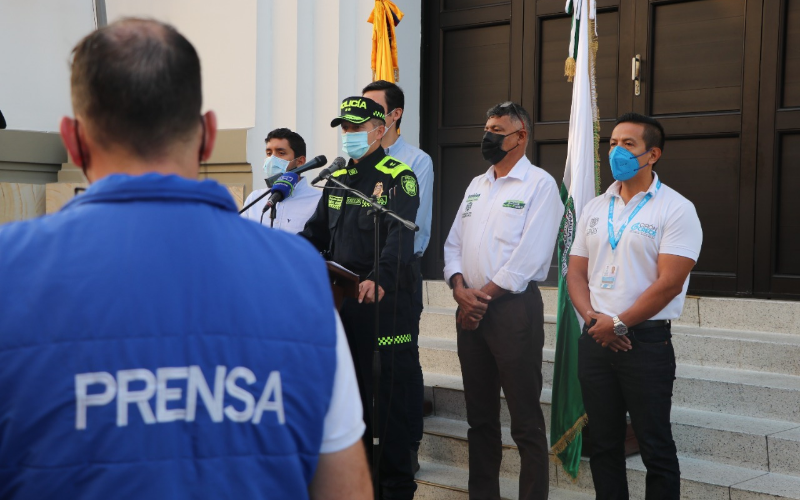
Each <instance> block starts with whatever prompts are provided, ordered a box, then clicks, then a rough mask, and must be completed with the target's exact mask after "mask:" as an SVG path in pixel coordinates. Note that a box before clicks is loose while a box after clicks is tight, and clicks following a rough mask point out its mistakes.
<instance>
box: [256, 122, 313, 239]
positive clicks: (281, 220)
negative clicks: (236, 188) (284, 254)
mask: <svg viewBox="0 0 800 500" xmlns="http://www.w3.org/2000/svg"><path fill="white" fill-rule="evenodd" d="M264 142H266V143H267V157H266V159H265V160H264V175H266V176H267V177H272V176H273V175H279V174H283V173H285V172H291V171H292V170H294V169H296V168H297V167H300V166H302V165H304V164H305V163H306V142H305V141H304V140H303V138H302V137H300V134H298V133H297V132H292V131H291V130H289V129H288V128H276V129H275V130H273V131H272V132H270V133H269V134H267V138H266V139H264ZM265 191H266V189H257V190H255V191H253V192H252V193H250V196H248V197H247V200H246V201H245V202H244V204H245V205H249V204H250V202H252V201H253V200H254V199H256V198H258V197H259V196H261V195H262V194H264V192H265ZM320 196H322V191H320V190H319V189H314V188H312V187H311V186H309V185H308V179H306V178H303V177H301V178H300V180H299V181H298V182H297V185H296V186H295V187H294V190H293V191H292V193H291V195H290V196H289V197H288V198H286V199H284V200H283V201H281V202H280V203H278V204H277V205H276V207H275V223H274V225H272V226H270V224H271V221H270V217H269V213H265V212H263V210H264V206H265V205H266V204H267V198H266V197H264V198H262V199H261V200H260V201H259V202H258V203H256V204H255V205H253V206H252V207H250V208H249V209H248V210H247V211H246V212H245V213H243V214H242V216H243V217H245V218H246V219H250V220H254V221H257V222H261V224H263V225H265V226H267V227H274V228H275V229H282V230H284V231H288V232H290V233H293V234H297V233H299V232H300V231H302V230H303V227H304V226H305V225H306V221H307V220H308V219H309V217H311V214H313V213H314V209H316V208H317V203H318V202H319V198H320Z"/></svg>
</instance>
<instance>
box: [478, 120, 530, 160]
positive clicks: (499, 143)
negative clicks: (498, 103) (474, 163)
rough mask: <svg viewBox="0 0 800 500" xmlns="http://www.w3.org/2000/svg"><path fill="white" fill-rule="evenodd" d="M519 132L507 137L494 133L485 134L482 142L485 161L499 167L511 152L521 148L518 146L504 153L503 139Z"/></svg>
mask: <svg viewBox="0 0 800 500" xmlns="http://www.w3.org/2000/svg"><path fill="white" fill-rule="evenodd" d="M520 130H521V129H520ZM517 132H519V130H515V131H514V132H511V133H509V134H506V135H500V134H495V133H494V132H485V133H484V134H483V141H481V153H482V154H483V159H484V160H486V161H488V162H489V163H491V164H492V165H497V164H498V163H500V162H501V161H503V158H505V157H506V155H507V154H508V152H509V151H513V150H514V148H516V147H517V146H519V144H517V145H516V146H514V147H513V148H511V149H509V150H508V151H503V139H505V138H506V137H508V136H509V135H511V134H516V133H517Z"/></svg>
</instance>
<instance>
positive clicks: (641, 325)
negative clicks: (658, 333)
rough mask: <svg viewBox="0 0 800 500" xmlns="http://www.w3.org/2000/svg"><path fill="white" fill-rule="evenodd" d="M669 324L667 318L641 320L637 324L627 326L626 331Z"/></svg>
mask: <svg viewBox="0 0 800 500" xmlns="http://www.w3.org/2000/svg"><path fill="white" fill-rule="evenodd" d="M670 325H671V322H670V320H668V319H648V320H647V321H642V322H641V323H639V324H638V325H633V326H629V327H628V331H631V330H644V329H645V328H658V327H664V326H670Z"/></svg>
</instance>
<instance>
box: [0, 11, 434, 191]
mask: <svg viewBox="0 0 800 500" xmlns="http://www.w3.org/2000/svg"><path fill="white" fill-rule="evenodd" d="M395 3H396V4H397V5H398V6H399V7H400V9H401V10H402V11H403V12H404V13H405V18H404V19H403V21H402V22H401V23H400V24H399V26H398V27H397V38H398V57H399V64H400V81H399V84H400V86H401V87H403V89H404V91H405V93H406V114H405V117H404V120H403V122H404V123H403V130H402V132H403V135H404V137H405V138H406V140H407V141H408V142H410V143H412V144H418V142H419V102H420V98H419V94H420V80H419V74H420V40H421V6H422V1H421V0H396V2H395ZM374 5H375V2H374V0H231V1H229V2H220V1H218V0H105V6H106V14H107V19H108V22H113V21H115V20H117V19H120V18H122V17H127V16H141V17H152V18H155V19H159V20H162V21H166V22H169V23H171V24H173V25H175V26H176V27H177V28H178V30H179V31H181V33H183V34H184V35H185V36H186V37H187V38H188V39H189V40H190V41H191V42H192V44H193V45H194V46H195V48H196V49H197V51H198V53H199V55H200V60H201V64H202V69H203V93H204V96H203V97H204V99H203V101H204V107H205V109H213V110H214V111H216V113H217V115H218V118H219V124H220V128H222V129H241V128H245V129H250V130H249V131H248V139H247V160H248V162H249V163H250V164H251V165H252V171H253V182H254V184H253V185H254V186H255V187H256V188H258V187H263V185H264V181H263V178H264V176H263V172H262V170H261V165H262V163H263V160H264V138H265V137H266V135H267V133H268V132H269V131H270V130H272V129H274V128H277V127H289V128H291V129H293V130H297V131H298V132H299V133H300V134H301V135H302V136H303V137H304V138H305V139H306V142H307V144H308V154H309V155H311V156H316V155H320V154H324V155H326V156H327V157H328V158H329V160H333V158H335V157H336V156H339V155H340V138H339V132H338V131H337V130H334V129H331V128H330V120H331V118H333V117H334V116H335V115H336V113H337V112H338V109H339V103H340V102H341V100H342V99H343V98H344V97H347V96H350V95H357V94H359V93H360V90H361V88H363V87H364V85H366V84H367V83H369V82H370V81H371V80H372V71H371V68H370V56H371V50H372V24H369V23H367V18H368V17H369V14H370V12H371V11H372V9H373V7H374ZM94 26H95V21H94V9H93V1H92V0H27V1H21V0H18V1H13V2H8V1H3V2H0V47H19V49H18V50H0V110H2V111H3V113H4V114H5V116H6V118H7V120H8V122H9V128H11V129H26V130H36V131H49V132H55V131H57V130H58V122H59V119H60V117H61V116H63V115H71V114H72V110H71V103H70V98H69V67H68V60H69V54H70V50H71V49H72V47H73V46H74V45H75V44H76V43H77V42H78V40H80V39H81V38H82V37H83V36H85V35H86V34H88V33H89V32H91V30H92V29H94Z"/></svg>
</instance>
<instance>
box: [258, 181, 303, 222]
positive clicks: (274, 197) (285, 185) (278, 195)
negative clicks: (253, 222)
mask: <svg viewBox="0 0 800 500" xmlns="http://www.w3.org/2000/svg"><path fill="white" fill-rule="evenodd" d="M298 180H300V176H299V175H297V174H296V173H294V171H291V172H286V173H285V174H283V175H281V176H280V177H279V178H278V180H277V181H275V184H274V185H273V186H272V189H271V191H272V194H271V195H270V197H269V199H268V200H267V204H266V205H264V208H263V209H262V210H261V213H262V214H263V213H264V212H266V211H267V210H269V209H270V208H272V207H273V206H275V205H277V204H278V203H279V202H281V201H283V200H284V198H286V197H287V196H291V195H292V192H293V191H294V187H295V186H296V185H297V181H298Z"/></svg>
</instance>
